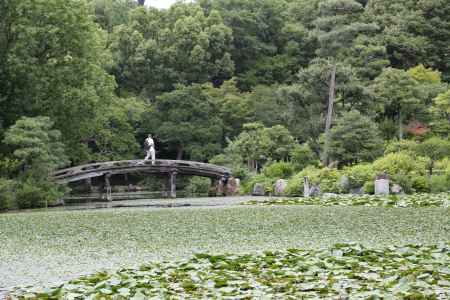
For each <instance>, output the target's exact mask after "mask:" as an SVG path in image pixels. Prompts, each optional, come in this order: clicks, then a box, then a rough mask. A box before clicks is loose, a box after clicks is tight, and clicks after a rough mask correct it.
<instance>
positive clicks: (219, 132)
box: [147, 84, 223, 161]
mask: <svg viewBox="0 0 450 300" xmlns="http://www.w3.org/2000/svg"><path fill="white" fill-rule="evenodd" d="M206 89H207V88H206V87H205V86H202V85H198V84H195V85H192V86H178V87H177V89H176V90H175V91H173V92H170V93H165V94H163V95H161V96H159V97H157V98H156V101H155V103H154V113H152V114H148V115H147V118H149V119H150V121H149V123H151V124H150V128H149V130H148V131H149V132H155V133H156V136H157V138H160V139H161V141H162V142H163V143H166V144H167V145H168V147H169V149H171V150H175V151H176V158H177V159H182V158H183V156H185V157H187V158H189V159H192V160H201V161H203V160H207V159H208V158H211V157H212V156H214V155H215V154H218V153H219V152H220V150H221V149H222V137H223V123H222V120H221V119H220V117H219V107H218V104H217V103H216V102H215V101H213V99H212V98H211V97H209V96H208V94H207V92H206V91H205V90H206ZM152 130H153V131H152Z"/></svg>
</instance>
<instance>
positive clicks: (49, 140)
mask: <svg viewBox="0 0 450 300" xmlns="http://www.w3.org/2000/svg"><path fill="white" fill-rule="evenodd" d="M53 125H54V124H53V122H52V121H50V118H48V117H35V118H28V117H22V118H20V119H19V120H17V122H16V123H15V124H14V125H13V126H11V127H10V128H9V129H8V130H7V131H6V133H5V138H4V140H3V142H4V143H5V144H7V145H9V146H11V147H12V148H13V155H14V157H15V158H17V159H18V160H19V162H20V164H21V165H22V169H23V170H27V169H30V168H38V169H39V170H47V171H51V170H54V169H56V168H57V167H62V166H65V165H67V163H68V159H67V156H66V155H65V151H64V144H63V143H62V142H61V132H60V131H59V130H55V129H53V128H52V127H53ZM41 175H43V174H41Z"/></svg>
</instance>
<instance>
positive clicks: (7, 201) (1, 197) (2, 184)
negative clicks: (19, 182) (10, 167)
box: [0, 178, 16, 211]
mask: <svg viewBox="0 0 450 300" xmlns="http://www.w3.org/2000/svg"><path fill="white" fill-rule="evenodd" d="M14 186H15V182H14V181H12V180H7V179H3V178H0V211H2V210H7V209H12V208H15V206H16V205H15V198H14Z"/></svg>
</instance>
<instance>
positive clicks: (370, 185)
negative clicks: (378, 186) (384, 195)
mask: <svg viewBox="0 0 450 300" xmlns="http://www.w3.org/2000/svg"><path fill="white" fill-rule="evenodd" d="M363 190H364V193H366V194H373V193H375V182H374V181H373V180H372V181H366V182H365V183H364V185H363Z"/></svg>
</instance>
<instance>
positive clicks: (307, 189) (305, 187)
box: [303, 176, 310, 197]
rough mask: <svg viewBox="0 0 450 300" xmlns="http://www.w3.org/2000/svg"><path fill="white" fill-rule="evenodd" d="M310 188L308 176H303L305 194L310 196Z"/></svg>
mask: <svg viewBox="0 0 450 300" xmlns="http://www.w3.org/2000/svg"><path fill="white" fill-rule="evenodd" d="M309 193H310V189H309V179H308V177H306V176H305V177H303V196H304V197H309Z"/></svg>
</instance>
